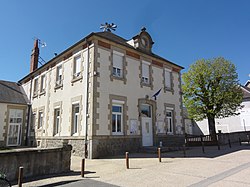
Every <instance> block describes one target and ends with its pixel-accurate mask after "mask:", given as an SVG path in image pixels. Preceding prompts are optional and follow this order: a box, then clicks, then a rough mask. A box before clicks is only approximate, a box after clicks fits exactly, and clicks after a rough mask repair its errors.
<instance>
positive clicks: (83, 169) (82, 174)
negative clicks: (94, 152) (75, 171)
mask: <svg viewBox="0 0 250 187" xmlns="http://www.w3.org/2000/svg"><path fill="white" fill-rule="evenodd" d="M84 172H85V159H84V158H83V159H82V165H81V176H82V177H84Z"/></svg>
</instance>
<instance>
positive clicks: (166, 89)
mask: <svg viewBox="0 0 250 187" xmlns="http://www.w3.org/2000/svg"><path fill="white" fill-rule="evenodd" d="M164 90H165V91H169V92H172V91H173V89H172V88H170V87H165V88H164Z"/></svg>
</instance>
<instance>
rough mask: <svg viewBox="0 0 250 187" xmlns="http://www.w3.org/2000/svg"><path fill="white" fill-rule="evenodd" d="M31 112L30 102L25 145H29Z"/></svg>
mask: <svg viewBox="0 0 250 187" xmlns="http://www.w3.org/2000/svg"><path fill="white" fill-rule="evenodd" d="M30 113H31V104H30V103H29V104H28V117H27V126H26V139H25V146H28V140H29V139H28V137H29V126H30Z"/></svg>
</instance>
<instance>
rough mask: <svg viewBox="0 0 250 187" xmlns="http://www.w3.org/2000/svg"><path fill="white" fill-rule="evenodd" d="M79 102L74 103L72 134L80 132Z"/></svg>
mask: <svg viewBox="0 0 250 187" xmlns="http://www.w3.org/2000/svg"><path fill="white" fill-rule="evenodd" d="M79 110H80V108H79V103H78V104H73V105H72V128H71V134H72V135H73V134H75V133H78V126H79Z"/></svg>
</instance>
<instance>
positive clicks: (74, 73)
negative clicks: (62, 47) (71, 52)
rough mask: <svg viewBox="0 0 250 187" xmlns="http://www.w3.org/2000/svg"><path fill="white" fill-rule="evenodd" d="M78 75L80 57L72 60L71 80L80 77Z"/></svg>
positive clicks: (79, 71)
mask: <svg viewBox="0 0 250 187" xmlns="http://www.w3.org/2000/svg"><path fill="white" fill-rule="evenodd" d="M80 75H81V55H79V56H77V57H75V58H74V71H73V78H77V77H80Z"/></svg>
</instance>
